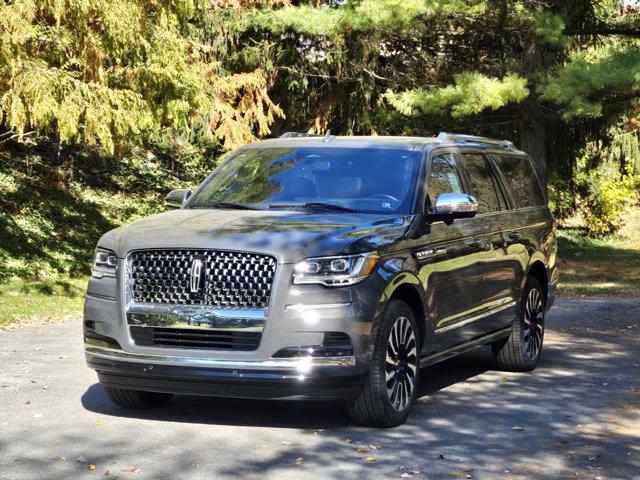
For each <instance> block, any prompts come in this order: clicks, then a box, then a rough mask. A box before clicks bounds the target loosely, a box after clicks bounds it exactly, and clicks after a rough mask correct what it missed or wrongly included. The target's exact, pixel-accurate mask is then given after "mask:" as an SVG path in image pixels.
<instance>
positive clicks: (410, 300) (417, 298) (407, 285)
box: [381, 272, 427, 348]
mask: <svg viewBox="0 0 640 480" xmlns="http://www.w3.org/2000/svg"><path fill="white" fill-rule="evenodd" d="M421 288H422V285H421V283H420V280H419V279H418V278H417V277H416V276H415V275H413V274H412V273H409V272H404V273H403V274H399V275H398V276H397V277H396V278H395V279H394V280H393V281H392V282H390V283H389V286H388V287H387V289H386V290H385V293H384V295H383V299H384V301H383V302H382V303H383V305H381V306H382V311H383V310H384V308H386V306H387V304H388V303H389V302H390V301H391V300H401V301H403V302H405V303H406V304H407V305H408V306H409V308H410V309H411V311H412V312H413V315H414V317H415V319H416V324H417V325H418V335H419V337H420V348H422V346H423V345H424V341H425V338H426V335H427V331H426V318H427V317H426V312H427V302H426V299H425V298H424V294H421Z"/></svg>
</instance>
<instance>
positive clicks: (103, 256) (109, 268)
mask: <svg viewBox="0 0 640 480" xmlns="http://www.w3.org/2000/svg"><path fill="white" fill-rule="evenodd" d="M117 265H118V258H117V257H116V254H115V252H112V251H111V250H106V249H104V248H96V252H95V253H94V254H93V269H92V272H91V274H92V275H93V276H94V277H96V278H102V277H104V276H108V277H113V276H115V274H116V267H117Z"/></svg>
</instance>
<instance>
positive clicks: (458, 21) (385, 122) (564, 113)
mask: <svg viewBox="0 0 640 480" xmlns="http://www.w3.org/2000/svg"><path fill="white" fill-rule="evenodd" d="M617 7H618V4H617V3H616V2H612V1H609V0H591V1H584V0H568V1H567V0H563V1H560V0H557V1H544V2H543V1H539V0H527V1H519V2H513V1H508V0H487V1H483V0H457V1H452V2H451V1H450V2H442V1H437V0H420V1H417V0H416V1H414V0H409V1H399V0H378V1H374V0H361V1H347V2H333V1H321V2H318V1H314V2H299V3H298V4H297V5H295V6H287V7H285V8H279V9H273V8H271V9H260V10H257V11H248V12H246V13H245V15H243V17H242V19H240V20H239V21H238V22H237V23H235V24H234V25H233V26H232V27H231V28H230V31H231V32H232V34H233V35H235V38H236V39H237V45H238V47H239V50H240V51H245V52H246V51H247V49H249V50H251V52H253V55H246V56H244V57H242V58H243V59H244V61H248V62H249V63H248V65H253V66H257V65H259V66H261V67H262V68H264V69H265V71H267V72H268V73H269V75H270V78H272V81H273V84H272V85H273V86H272V88H271V95H272V97H273V98H278V99H279V101H280V105H281V106H282V107H283V109H284V111H285V112H286V120H282V121H281V122H279V124H277V125H276V127H275V128H276V130H280V129H284V128H290V127H293V128H296V129H305V130H310V131H315V132H318V131H321V130H323V129H324V128H326V127H328V126H331V127H332V129H333V130H334V131H338V132H342V133H361V134H369V133H372V132H376V133H391V134H403V133H411V134H417V135H420V134H434V133H436V132H437V131H438V130H440V129H445V130H460V131H468V132H472V133H479V134H488V135H493V136H502V137H508V138H510V139H513V140H519V141H517V142H516V143H518V144H519V145H520V146H521V147H522V148H523V149H525V150H527V151H528V152H529V153H530V154H531V155H532V157H533V159H534V161H535V164H536V167H537V170H538V173H539V175H540V177H541V179H542V180H543V183H544V184H545V185H546V183H547V181H546V180H547V175H548V168H549V167H550V168H552V169H553V170H554V171H556V170H563V169H564V170H570V165H573V164H574V162H575V159H576V158H577V157H578V154H579V151H580V150H581V149H584V148H585V145H586V144H587V142H589V141H592V140H594V135H595V136H596V137H597V136H598V135H603V132H605V131H606V128H604V127H605V126H607V125H609V124H610V123H611V122H612V121H613V119H614V118H618V117H619V116H620V115H621V114H622V113H624V112H625V111H629V110H630V109H631V108H633V99H634V98H635V96H636V94H637V90H636V84H635V77H636V75H634V74H633V71H634V69H635V68H637V66H636V65H637V64H636V53H635V52H636V50H637V48H638V43H637V40H636V39H635V37H633V36H632V37H630V34H629V32H633V30H634V28H635V24H636V23H637V20H636V17H635V16H633V15H627V16H624V17H620V16H618V15H617V12H618V9H617ZM611 32H614V34H613V36H611ZM620 33H626V34H627V35H626V36H621V35H619V34H620ZM602 50H604V51H602ZM256 51H259V52H260V55H256V54H255V52H256ZM598 51H601V53H600V54H596V52H598ZM605 51H606V52H608V53H604V52H605ZM598 56H599V58H600V60H598ZM240 57H241V56H237V57H236V58H240ZM252 60H253V61H254V62H255V63H251V61H252ZM585 72H589V73H585ZM590 73H596V75H593V76H591V75H590ZM599 99H605V100H606V102H605V103H606V106H604V105H603V104H602V100H599ZM603 110H606V111H603ZM576 128H580V129H582V132H581V133H582V134H581V135H579V136H578V137H579V141H576V142H575V143H574V144H572V145H570V146H569V147H570V148H565V147H567V143H566V139H565V138H563V136H566V134H567V131H568V130H572V129H576ZM594 132H595V133H594ZM559 144H563V145H564V147H563V148H560V147H558V145H559ZM558 153H560V155H558ZM549 158H552V161H551V165H550V161H549Z"/></svg>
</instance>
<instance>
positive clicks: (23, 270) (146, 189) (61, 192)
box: [0, 141, 217, 281]
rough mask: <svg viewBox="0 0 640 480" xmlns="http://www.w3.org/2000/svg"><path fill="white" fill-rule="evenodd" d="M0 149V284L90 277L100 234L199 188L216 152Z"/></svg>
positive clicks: (158, 146)
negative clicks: (179, 192) (182, 190)
mask: <svg viewBox="0 0 640 480" xmlns="http://www.w3.org/2000/svg"><path fill="white" fill-rule="evenodd" d="M11 145H12V147H11V148H10V149H9V148H7V149H5V150H4V151H0V191H2V192H3V194H2V195H1V196H0V259H1V261H0V280H5V281H6V280H7V279H8V278H9V277H11V276H17V277H21V278H30V279H37V280H44V281H52V280H54V279H56V278H58V277H59V276H63V277H68V276H72V277H74V276H78V275H85V274H87V273H88V272H89V268H90V262H91V255H92V252H93V249H94V248H95V245H96V243H97V241H98V239H99V238H100V236H101V235H102V234H103V233H105V232H106V231H108V230H110V229H112V228H115V227H118V226H120V225H123V224H126V223H129V222H131V221H133V220H135V219H137V218H141V217H143V216H147V215H151V214H153V213H157V212H158V211H162V210H163V199H164V195H166V193H168V192H169V191H170V190H172V189H174V188H179V187H189V186H195V185H197V184H198V183H199V182H200V181H202V179H203V178H204V176H205V175H206V173H208V172H209V171H210V170H211V169H213V168H214V166H215V165H216V163H217V160H216V157H217V151H216V150H215V149H207V148H196V147H193V146H189V144H185V145H183V146H176V145H171V146H167V145H164V144H155V145H153V148H154V152H155V153H153V154H152V153H151V152H149V151H147V150H144V149H140V148H134V149H132V150H131V151H130V152H128V153H127V155H126V156H125V157H124V158H121V159H119V160H116V159H115V158H113V157H108V156H107V157H105V156H99V155H96V152H95V151H92V150H88V149H77V148H74V149H63V150H62V151H61V152H60V155H59V156H57V148H56V146H55V144H52V143H50V142H44V141H43V142H41V143H40V144H38V145H33V144H28V145H20V144H11Z"/></svg>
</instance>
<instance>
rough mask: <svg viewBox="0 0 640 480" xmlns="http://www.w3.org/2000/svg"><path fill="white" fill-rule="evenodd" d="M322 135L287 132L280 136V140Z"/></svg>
mask: <svg viewBox="0 0 640 480" xmlns="http://www.w3.org/2000/svg"><path fill="white" fill-rule="evenodd" d="M321 136H322V135H314V134H312V133H304V132H286V133H283V134H282V135H280V138H299V137H321Z"/></svg>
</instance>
